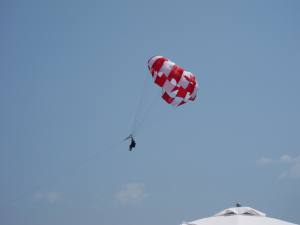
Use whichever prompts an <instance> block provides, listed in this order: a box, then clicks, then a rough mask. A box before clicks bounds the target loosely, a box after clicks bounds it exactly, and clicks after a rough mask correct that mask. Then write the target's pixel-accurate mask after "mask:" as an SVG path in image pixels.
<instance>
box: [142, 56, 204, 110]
mask: <svg viewBox="0 0 300 225" xmlns="http://www.w3.org/2000/svg"><path fill="white" fill-rule="evenodd" d="M148 69H149V71H150V73H151V75H152V78H153V81H154V83H155V84H156V85H158V86H159V87H161V88H162V98H163V99H164V100H165V101H166V102H167V103H168V104H171V105H173V106H175V107H177V106H180V105H183V104H185V103H187V102H188V101H194V100H195V99H196V96H197V91H198V82H197V80H196V77H195V75H194V74H192V73H191V72H188V71H186V70H184V69H183V68H181V67H180V66H178V65H176V64H175V63H174V62H172V61H170V60H169V59H167V58H165V57H163V56H154V57H152V58H150V59H149V60H148Z"/></svg>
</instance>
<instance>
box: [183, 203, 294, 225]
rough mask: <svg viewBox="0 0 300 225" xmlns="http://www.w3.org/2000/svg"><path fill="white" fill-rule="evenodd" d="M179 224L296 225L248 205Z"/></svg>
mask: <svg viewBox="0 0 300 225" xmlns="http://www.w3.org/2000/svg"><path fill="white" fill-rule="evenodd" d="M181 225H297V224H294V223H289V222H286V221H283V220H279V219H274V218H270V217H266V216H265V214H264V213H262V212H260V211H258V210H255V209H252V208H250V207H236V208H229V209H225V210H223V211H221V212H220V213H217V214H216V215H215V216H212V217H208V218H203V219H198V220H194V221H191V222H184V223H182V224H181Z"/></svg>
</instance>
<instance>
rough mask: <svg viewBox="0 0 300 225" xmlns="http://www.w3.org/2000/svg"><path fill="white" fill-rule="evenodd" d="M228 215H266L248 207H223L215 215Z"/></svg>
mask: <svg viewBox="0 0 300 225" xmlns="http://www.w3.org/2000/svg"><path fill="white" fill-rule="evenodd" d="M228 215H249V216H250V215H251V216H266V214H265V213H263V212H260V211H258V210H256V209H253V208H250V207H235V208H229V209H225V210H223V211H221V212H219V213H217V214H216V215H215V216H228Z"/></svg>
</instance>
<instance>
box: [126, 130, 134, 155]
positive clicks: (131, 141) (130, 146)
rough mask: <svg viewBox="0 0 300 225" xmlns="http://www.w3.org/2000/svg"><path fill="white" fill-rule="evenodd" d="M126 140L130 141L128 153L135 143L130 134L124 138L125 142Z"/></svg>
mask: <svg viewBox="0 0 300 225" xmlns="http://www.w3.org/2000/svg"><path fill="white" fill-rule="evenodd" d="M128 139H130V145H129V151H132V149H133V148H135V146H136V142H135V140H134V138H133V136H132V134H130V135H129V136H128V137H127V138H125V141H126V140H128Z"/></svg>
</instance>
